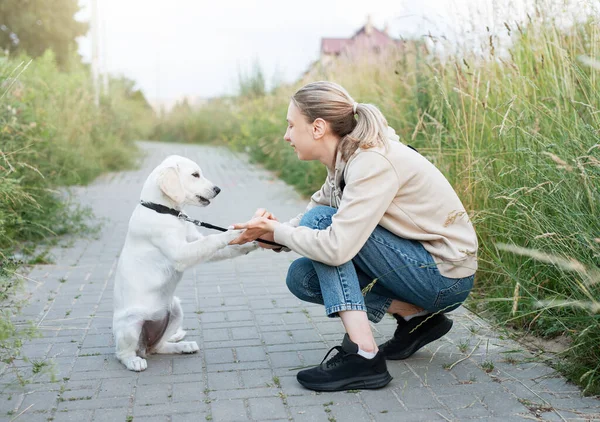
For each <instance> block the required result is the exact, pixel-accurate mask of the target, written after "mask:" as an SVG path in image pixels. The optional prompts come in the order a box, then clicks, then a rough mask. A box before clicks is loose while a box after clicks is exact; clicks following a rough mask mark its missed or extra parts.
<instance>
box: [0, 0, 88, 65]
mask: <svg viewBox="0 0 600 422" xmlns="http://www.w3.org/2000/svg"><path fill="white" fill-rule="evenodd" d="M78 11H79V5H78V3H77V0H52V1H48V0H1V1H0V48H1V49H3V50H8V51H9V52H25V53H27V54H28V55H29V56H32V57H38V56H40V55H42V54H43V53H44V51H46V50H47V49H51V50H52V51H54V53H55V55H56V61H57V63H58V65H59V66H60V67H61V68H64V67H65V66H66V65H67V62H68V60H69V55H70V52H71V51H72V49H75V48H76V44H75V39H76V38H77V37H79V36H82V35H85V34H86V33H87V31H88V29H89V25H88V24H87V23H85V22H80V21H78V20H76V19H75V14H76V13H77V12H78Z"/></svg>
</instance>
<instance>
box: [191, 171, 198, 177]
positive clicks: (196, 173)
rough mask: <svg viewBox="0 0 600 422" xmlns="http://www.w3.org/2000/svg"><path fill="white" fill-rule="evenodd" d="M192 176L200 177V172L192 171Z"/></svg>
mask: <svg viewBox="0 0 600 422" xmlns="http://www.w3.org/2000/svg"><path fill="white" fill-rule="evenodd" d="M192 176H194V177H197V178H200V173H198V172H195V173H192Z"/></svg>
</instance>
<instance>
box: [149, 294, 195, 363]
mask: <svg viewBox="0 0 600 422" xmlns="http://www.w3.org/2000/svg"><path fill="white" fill-rule="evenodd" d="M182 322H183V310H182V309H181V304H180V303H179V298H178V297H173V302H172V303H171V315H170V319H169V325H168V326H167V329H166V330H165V334H164V335H163V339H168V340H167V341H160V342H159V343H158V344H157V345H156V347H155V348H154V353H158V354H180V353H196V352H197V351H198V350H200V348H199V347H198V344H197V343H196V342H195V341H182V342H179V343H175V342H173V338H177V337H178V335H180V334H181V333H183V335H185V331H183V330H182V329H181V323H182ZM182 338H183V336H182V337H181V338H179V340H181V339H182Z"/></svg>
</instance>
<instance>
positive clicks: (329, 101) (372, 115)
mask: <svg viewBox="0 0 600 422" xmlns="http://www.w3.org/2000/svg"><path fill="white" fill-rule="evenodd" d="M292 101H293V102H294V104H295V105H296V107H298V109H300V111H301V113H302V114H303V115H304V116H306V118H307V119H308V121H309V123H312V122H314V121H315V120H316V119H318V118H321V119H323V120H325V121H326V122H327V123H329V125H330V127H331V130H332V131H333V133H334V134H336V135H337V136H339V137H340V143H339V145H338V149H339V150H341V152H342V158H343V159H344V160H347V159H348V158H349V157H350V156H351V155H352V154H353V153H354V152H355V151H356V150H357V149H358V148H363V149H367V148H372V147H374V146H386V145H387V143H388V140H387V126H388V124H387V120H386V119H385V117H384V116H383V114H381V111H379V109H378V108H377V107H375V106H374V105H372V104H363V103H357V102H355V101H354V99H353V98H352V97H351V96H350V94H348V91H346V90H345V89H344V88H342V87H341V86H340V85H338V84H336V83H333V82H327V81H319V82H312V83H309V84H307V85H304V86H303V87H302V88H300V89H299V90H298V91H297V92H296V93H295V94H294V95H293V96H292ZM355 114H356V118H355Z"/></svg>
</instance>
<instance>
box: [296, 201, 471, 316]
mask: <svg viewBox="0 0 600 422" xmlns="http://www.w3.org/2000/svg"><path fill="white" fill-rule="evenodd" d="M336 211H337V210H336V209H335V208H331V207H325V206H318V207H315V208H313V209H311V210H309V211H308V212H306V213H305V214H304V216H303V217H302V220H301V221H300V225H301V226H306V227H310V228H312V229H317V230H323V229H326V228H327V227H329V226H330V225H331V218H332V217H333V215H334V214H335V213H336ZM375 279H377V281H376V283H375V285H374V286H373V288H372V289H371V291H369V292H368V293H367V294H366V295H365V296H364V297H363V294H362V292H361V290H362V288H364V287H365V286H367V285H368V284H369V283H371V282H372V281H373V280H375ZM473 280H474V276H469V277H465V278H448V277H444V276H443V275H441V274H440V272H439V270H438V268H437V266H436V264H435V262H434V260H433V258H432V257H431V255H430V254H429V252H427V251H426V250H425V248H423V245H421V243H419V242H418V241H414V240H408V239H403V238H400V237H398V236H396V235H395V234H393V233H391V232H390V231H388V230H386V229H384V228H383V227H381V226H377V227H376V228H375V230H374V231H373V233H372V234H371V236H370V237H369V239H368V240H367V242H366V243H365V245H364V246H363V247H362V249H361V250H360V251H359V252H358V254H357V255H356V256H355V257H354V258H353V259H352V260H351V261H349V262H346V263H345V264H342V265H340V266H339V267H332V266H329V265H326V264H323V263H321V262H317V261H312V260H310V259H308V258H300V259H297V260H295V261H294V262H292V265H290V268H289V270H288V274H287V280H286V282H287V286H288V288H289V289H290V291H291V292H292V293H293V294H294V295H295V296H296V297H298V298H299V299H301V300H304V301H307V302H312V303H319V304H323V305H325V312H326V313H327V315H328V316H330V317H335V316H337V313H338V312H339V311H348V310H358V311H366V312H367V316H368V318H369V320H370V321H372V322H379V321H380V320H381V318H383V316H384V315H385V312H386V311H387V309H388V308H389V306H390V304H391V303H392V300H393V299H397V300H400V301H402V302H406V303H410V304H413V305H416V306H419V307H421V308H423V309H425V310H427V311H430V312H438V311H439V312H449V311H451V310H454V309H456V308H458V307H459V306H460V304H461V303H462V302H463V301H464V300H465V299H466V298H467V296H468V295H469V292H470V291H471V289H472V288H473Z"/></svg>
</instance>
